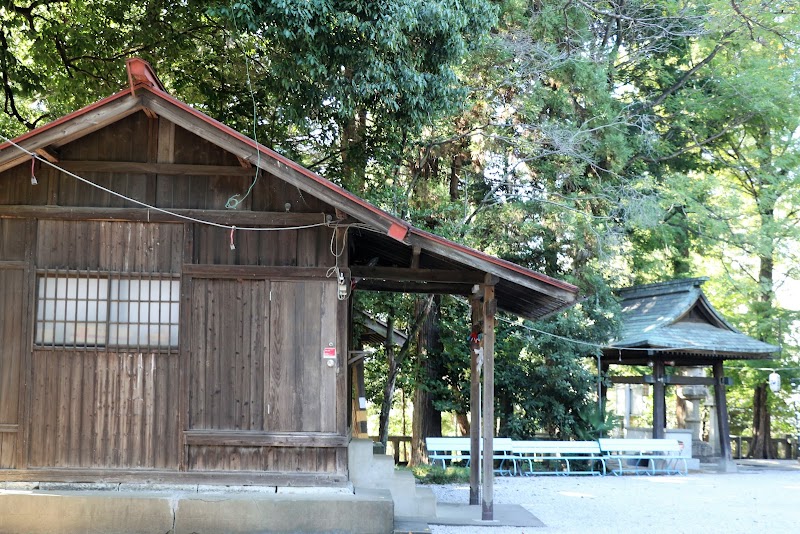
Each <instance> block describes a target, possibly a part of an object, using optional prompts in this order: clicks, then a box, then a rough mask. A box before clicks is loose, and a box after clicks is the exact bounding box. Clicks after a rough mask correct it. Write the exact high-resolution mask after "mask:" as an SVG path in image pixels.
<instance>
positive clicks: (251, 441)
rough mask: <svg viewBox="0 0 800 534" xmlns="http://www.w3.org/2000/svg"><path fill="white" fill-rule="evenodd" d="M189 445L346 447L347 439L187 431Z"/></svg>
mask: <svg viewBox="0 0 800 534" xmlns="http://www.w3.org/2000/svg"><path fill="white" fill-rule="evenodd" d="M184 435H185V436H186V444H187V445H209V446H217V447H314V448H317V447H321V448H330V447H346V446H347V442H348V440H347V438H346V437H345V436H340V435H339V434H330V433H310V432H309V433H307V432H295V433H285V434H284V433H281V434H276V433H273V432H260V431H254V432H250V431H246V430H186V431H184Z"/></svg>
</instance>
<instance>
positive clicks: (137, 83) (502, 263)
mask: <svg viewBox="0 0 800 534" xmlns="http://www.w3.org/2000/svg"><path fill="white" fill-rule="evenodd" d="M128 66H129V82H131V83H132V85H131V88H130V89H126V90H124V91H120V92H119V93H116V94H114V95H111V96H109V97H106V98H103V99H102V100H99V101H97V102H95V103H94V104H91V105H89V106H86V107H84V108H81V109H79V110H77V111H74V112H72V113H70V114H68V115H65V116H63V117H61V118H59V119H56V120H54V121H53V122H50V123H48V124H46V125H44V126H42V127H41V128H36V129H34V130H31V131H29V132H27V133H25V134H23V135H21V136H19V137H17V138H16V139H14V142H15V143H20V142H21V141H24V140H26V139H29V138H31V137H33V136H35V135H38V134H39V133H41V132H43V131H46V130H49V129H51V128H55V127H56V126H58V125H60V124H63V123H65V122H67V121H70V120H72V119H75V118H77V117H80V116H81V115H84V114H86V113H88V112H90V111H92V110H94V109H97V108H99V107H102V106H103V105H105V104H107V103H109V102H113V101H114V100H117V99H119V98H123V97H125V96H128V95H133V91H134V87H137V88H138V87H141V88H142V89H144V90H147V91H150V92H151V93H153V94H154V95H155V96H157V97H158V98H161V99H163V100H166V101H168V102H170V103H171V104H173V105H175V106H177V107H178V108H180V109H182V110H184V111H186V112H187V113H190V114H191V115H193V116H194V117H196V118H198V119H200V120H202V121H203V122H205V123H206V124H208V125H209V126H212V127H214V128H215V129H217V130H219V131H221V132H223V133H225V134H227V135H230V136H231V137H234V138H236V139H238V140H239V141H241V142H243V143H245V144H247V145H249V146H250V147H252V148H253V149H255V150H257V151H258V152H260V153H261V154H263V155H265V156H267V157H269V158H271V159H273V160H275V161H278V162H280V163H281V164H283V165H286V166H287V167H290V168H292V169H294V170H295V171H297V172H299V173H300V174H302V175H303V176H305V177H307V178H309V179H311V180H313V181H315V182H317V183H318V184H321V185H323V186H325V187H326V188H328V189H330V190H331V191H332V192H333V193H335V194H337V195H340V196H342V197H344V198H347V199H348V200H350V201H351V202H353V203H355V204H357V205H359V206H361V207H362V208H365V209H367V210H369V211H370V212H372V213H374V214H375V215H377V216H378V217H380V218H382V219H384V220H385V221H386V222H387V224H388V225H389V235H390V236H392V237H394V238H395V239H399V240H404V239H405V237H407V234H408V233H409V232H411V233H414V234H417V235H418V236H420V237H423V238H425V239H429V240H432V241H434V242H437V243H439V244H441V245H444V246H447V247H451V248H454V249H457V250H459V251H461V252H463V253H465V254H468V255H470V256H473V257H474V258H477V259H480V260H483V261H487V262H489V263H492V264H494V265H497V266H499V267H502V268H504V269H508V270H511V271H514V272H516V273H518V274H520V275H522V276H526V277H529V278H533V279H536V280H539V281H540V282H543V283H546V284H548V285H551V286H554V287H558V288H560V289H563V290H566V291H569V292H572V293H577V292H578V288H577V287H576V286H574V285H572V284H569V283H567V282H563V281H561V280H557V279H555V278H551V277H549V276H546V275H543V274H540V273H537V272H535V271H531V270H530V269H526V268H525V267H522V266H520V265H517V264H515V263H511V262H509V261H506V260H502V259H500V258H496V257H494V256H490V255H488V254H484V253H483V252H480V251H478V250H475V249H473V248H470V247H467V246H464V245H460V244H458V243H455V242H453V241H450V240H449V239H445V238H443V237H440V236H437V235H435V234H431V233H429V232H425V231H424V230H420V229H419V228H416V227H414V226H411V225H410V224H409V223H407V222H406V221H403V220H402V219H399V218H398V217H395V216H394V215H391V214H390V213H387V212H385V211H383V210H382V209H380V208H378V207H377V206H375V205H373V204H371V203H369V202H367V201H366V200H364V199H362V198H360V197H358V196H356V195H354V194H353V193H351V192H349V191H347V190H346V189H344V188H342V187H340V186H338V185H336V184H335V183H333V182H331V181H330V180H327V179H325V178H323V177H321V176H320V175H318V174H316V173H314V172H312V171H310V170H308V169H306V168H305V167H303V166H301V165H300V164H298V163H296V162H294V161H292V160H290V159H289V158H286V157H284V156H282V155H280V154H278V153H277V152H275V151H273V150H271V149H269V148H267V147H265V146H264V145H261V144H260V143H257V142H256V141H254V140H252V139H250V138H249V137H247V136H246V135H244V134H242V133H240V132H237V131H236V130H234V129H233V128H231V127H229V126H226V125H225V124H222V123H221V122H219V121H217V120H215V119H213V118H211V117H209V116H208V115H206V114H205V113H202V112H200V111H197V110H196V109H194V108H193V107H191V106H189V105H188V104H186V103H184V102H182V101H180V100H178V99H177V98H175V97H173V96H172V95H170V94H169V93H167V92H166V91H165V90H164V86H163V85H161V82H160V81H158V78H157V77H156V76H155V73H154V72H153V70H152V67H151V66H150V65H149V64H148V63H147V62H146V61H143V60H141V59H138V58H133V59H131V60H128ZM131 67H133V69H131ZM135 69H141V70H137V71H136V72H139V74H141V76H144V79H140V78H138V77H136V76H135V75H134V74H133V72H132V70H135ZM151 75H152V77H153V80H150V79H149V76H151ZM146 82H150V83H146ZM9 146H11V144H10V143H8V142H6V143H3V144H2V145H0V150H3V149H5V148H7V147H9ZM401 236H402V237H401Z"/></svg>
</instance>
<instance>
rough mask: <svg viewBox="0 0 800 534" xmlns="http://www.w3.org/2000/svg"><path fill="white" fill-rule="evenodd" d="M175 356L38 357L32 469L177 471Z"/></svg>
mask: <svg viewBox="0 0 800 534" xmlns="http://www.w3.org/2000/svg"><path fill="white" fill-rule="evenodd" d="M178 373H179V370H178V355H177V354H174V353H173V354H154V353H151V354H147V353H140V354H124V353H107V352H94V351H91V352H70V353H59V352H54V351H34V354H33V373H32V375H33V383H32V392H31V393H32V395H31V397H32V406H31V418H32V420H33V422H34V424H33V425H32V428H31V434H30V457H29V458H30V460H29V462H30V465H31V466H32V467H45V466H47V467H98V468H99V467H123V468H161V469H167V468H172V469H174V468H176V467H177V465H178V452H179V451H178V436H179V429H178V416H177V413H178V395H179V390H178Z"/></svg>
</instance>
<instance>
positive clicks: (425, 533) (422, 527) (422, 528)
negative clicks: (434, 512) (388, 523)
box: [394, 520, 432, 534]
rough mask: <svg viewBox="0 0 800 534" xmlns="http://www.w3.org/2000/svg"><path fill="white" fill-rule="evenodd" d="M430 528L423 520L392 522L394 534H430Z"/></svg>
mask: <svg viewBox="0 0 800 534" xmlns="http://www.w3.org/2000/svg"><path fill="white" fill-rule="evenodd" d="M431 532H432V531H431V528H430V527H429V526H428V523H426V522H424V521H413V520H398V521H395V522H394V534H430V533H431Z"/></svg>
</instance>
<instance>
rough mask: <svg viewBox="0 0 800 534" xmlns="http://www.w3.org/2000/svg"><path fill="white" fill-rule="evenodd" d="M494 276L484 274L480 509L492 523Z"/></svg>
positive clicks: (486, 519) (483, 517)
mask: <svg viewBox="0 0 800 534" xmlns="http://www.w3.org/2000/svg"><path fill="white" fill-rule="evenodd" d="M496 283H497V277H495V276H492V275H490V274H487V275H486V282H485V284H484V286H483V451H484V454H483V499H482V504H483V508H482V509H481V519H483V520H484V521H492V520H494V454H493V451H494V316H495V313H496V312H497V301H496V300H495V297H494V285H495V284H496Z"/></svg>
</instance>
